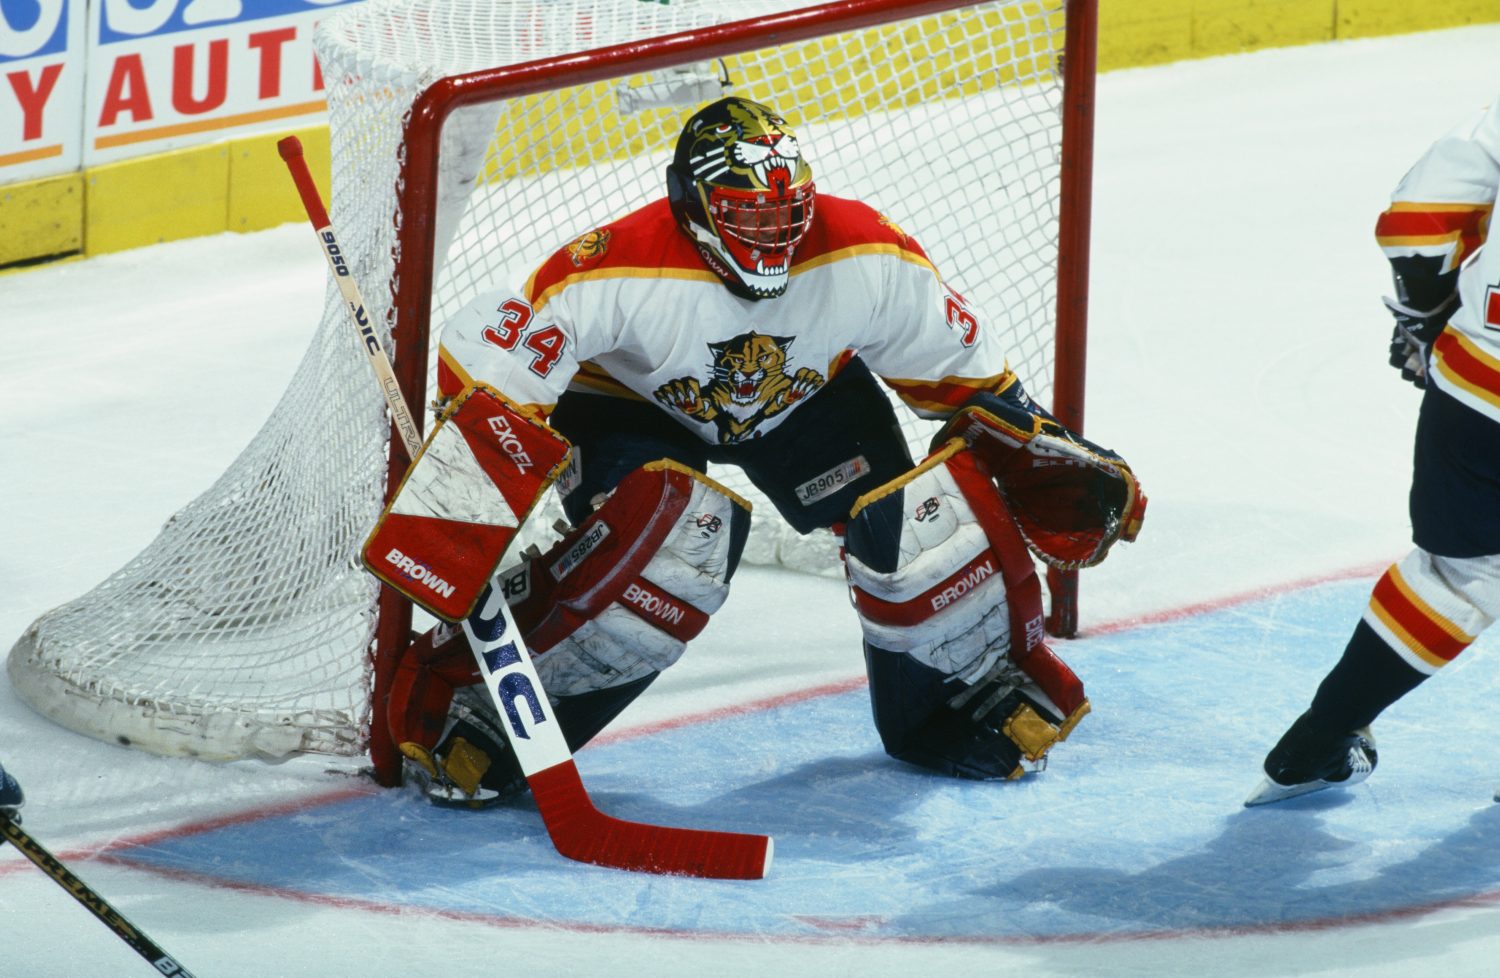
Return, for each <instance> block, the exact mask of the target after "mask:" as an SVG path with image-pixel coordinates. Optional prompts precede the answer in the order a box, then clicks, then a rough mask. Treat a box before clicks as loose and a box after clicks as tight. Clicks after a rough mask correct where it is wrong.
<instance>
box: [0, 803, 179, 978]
mask: <svg viewBox="0 0 1500 978" xmlns="http://www.w3.org/2000/svg"><path fill="white" fill-rule="evenodd" d="M0 835H4V836H5V838H6V840H8V841H9V842H10V843H11V844H12V845H14V846H15V847H16V848H17V849H19V850H21V852H22V854H23V855H25V856H26V858H27V859H30V860H31V861H32V862H34V863H36V864H37V867H38V868H39V869H41V871H42V872H44V873H46V874H47V875H48V876H50V877H52V879H53V880H54V881H55V882H56V883H57V885H58V886H60V887H62V888H63V889H64V890H67V891H68V895H69V896H71V897H72V898H73V899H75V900H77V901H78V902H79V903H81V904H83V905H84V906H85V907H87V908H88V910H89V912H90V913H92V914H93V915H94V916H95V917H98V918H99V919H100V920H101V921H103V922H104V925H105V926H106V927H108V928H109V929H110V930H112V931H114V932H115V935H116V936H117V937H119V938H120V940H122V941H124V942H125V943H126V944H129V945H130V946H131V947H132V948H133V949H135V952H136V953H137V954H139V955H140V956H141V957H143V958H145V959H146V960H147V961H150V962H151V965H152V967H154V968H156V970H157V971H158V972H160V973H161V974H163V975H170V976H173V978H193V974H192V972H190V971H188V970H187V969H186V968H184V967H183V966H182V965H180V964H178V963H177V962H176V961H175V960H174V959H173V958H172V956H171V955H170V954H168V953H167V952H165V951H163V950H162V949H161V948H159V947H157V946H156V943H155V942H154V941H152V940H151V938H149V937H147V936H146V935H145V934H143V933H142V932H141V930H140V928H138V927H136V926H135V925H134V924H132V923H131V922H130V921H128V920H126V919H125V915H124V914H122V913H120V912H119V911H118V910H116V909H115V908H114V907H112V906H110V905H109V904H108V903H107V902H106V901H105V899H104V898H103V897H101V896H100V895H99V894H97V893H95V892H94V891H93V889H92V888H91V887H90V886H89V885H88V884H87V883H85V882H84V881H83V880H81V879H79V878H78V877H77V876H74V875H73V873H72V872H71V871H70V870H69V869H68V867H66V866H64V865H63V864H62V863H61V862H59V861H58V860H57V857H56V856H54V855H52V853H50V852H48V851H47V850H46V849H44V848H43V847H42V845H41V843H39V842H37V841H36V840H35V839H33V838H32V837H31V836H30V834H28V833H27V832H26V831H25V830H24V829H22V828H21V827H20V826H19V825H17V824H16V823H15V822H14V821H12V820H11V819H9V818H6V817H4V816H0Z"/></svg>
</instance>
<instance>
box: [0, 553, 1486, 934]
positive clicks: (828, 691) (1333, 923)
mask: <svg viewBox="0 0 1500 978" xmlns="http://www.w3.org/2000/svg"><path fill="white" fill-rule="evenodd" d="M1389 564H1390V562H1389V561H1382V562H1381V563H1379V564H1367V565H1363V566H1360V567H1351V568H1347V569H1345V570H1341V571H1334V572H1332V573H1328V574H1320V575H1317V576H1314V577H1306V578H1300V579H1298V580H1294V581H1288V582H1286V583H1283V584H1276V585H1271V586H1267V587H1261V588H1255V589H1252V590H1249V591H1244V592H1241V593H1239V594H1233V595H1228V596H1226V597H1222V598H1216V599H1213V600H1210V601H1201V602H1196V603H1194V604H1190V605H1184V606H1183V607H1180V608H1172V609H1168V610H1165V611H1158V612H1153V613H1151V614H1148V615H1140V616H1135V617H1131V618H1123V619H1118V620H1115V621H1108V622H1103V623H1101V624H1098V625H1095V626H1093V627H1092V628H1090V629H1089V630H1088V634H1089V635H1108V634H1114V633H1118V632H1123V631H1128V630H1130V629H1132V628H1139V627H1143V626H1146V625H1156V624H1161V623H1163V622H1168V621H1178V620H1181V619H1183V618H1191V617H1194V616H1196V615H1203V614H1208V613H1211V612H1215V611H1223V610H1224V609H1226V608H1233V607H1236V606H1238V605H1242V604H1249V603H1250V602H1253V601H1258V600H1262V599H1264V598H1268V597H1275V596H1276V595H1279V594H1287V593H1290V592H1292V591H1300V590H1302V589H1304V588H1309V587H1315V586H1317V585H1319V584H1328V583H1332V582H1334V581H1345V580H1353V579H1356V578H1365V577H1374V576H1376V575H1378V574H1379V573H1380V572H1382V571H1384V570H1385V568H1386V567H1388V566H1389ZM865 685H866V681H865V679H864V677H863V676H861V677H857V678H851V679H844V680H839V681H837V682H832V683H825V684H823V685H821V686H814V687H811V688H808V689H802V690H796V691H793V692H790V693H783V694H779V695H776V696H768V697H763V698H760V699H756V700H751V701H748V702H746V703H741V704H736V705H733V706H726V707H720V708H717V709H713V710H703V711H700V712H697V713H689V714H684V715H682V716H680V717H675V718H673V719H670V720H662V721H658V722H656V723H648V724H642V725H641V726H638V727H631V728H629V729H626V730H622V731H619V732H617V733H613V734H607V735H604V736H601V737H598V738H596V739H595V741H594V742H595V743H597V744H606V743H618V742H620V741H626V740H635V739H637V738H640V737H648V736H652V735H654V734H658V733H662V732H664V731H667V730H675V729H679V728H682V727H688V726H694V725H697V724H700V723H708V722H712V721H716V720H724V719H728V718H731V717H737V716H744V715H747V714H751V713H759V712H762V711H765V710H771V709H776V708H778V707H782V706H788V705H791V704H794V703H802V702H806V701H808V700H813V699H820V698H822V697H825V696H836V695H838V694H840V693H847V692H850V691H852V690H856V689H859V688H861V687H863V686H865ZM381 790H382V789H379V788H375V787H373V786H362V787H359V788H341V789H339V790H337V791H330V792H325V793H321V794H317V795H313V796H310V797H308V798H305V799H300V800H297V801H291V802H286V803H283V804H280V805H272V806H269V807H264V808H255V809H251V810H248V811H245V812H241V813H239V814H235V815H226V816H220V817H217V818H211V819H203V820H201V821H197V822H189V823H185V824H183V825H179V826H176V827H175V828H171V829H162V830H159V831H155V832H148V833H144V834H142V835H137V836H130V837H128V838H124V839H116V840H114V841H112V842H108V843H104V844H103V845H99V846H93V847H84V848H79V849H72V850H68V851H66V852H63V853H61V854H60V855H59V857H58V858H59V859H61V860H63V861H65V862H76V861H87V860H97V861H99V862H103V863H108V864H110V865H114V866H123V867H128V868H130V869H133V870H137V871H141V872H146V873H151V874H153V875H155V876H159V877H163V878H166V879H171V880H176V881H178V882H185V883H195V884H198V885H200V886H206V887H209V888H212V889H220V890H232V891H235V892H240V893H251V894H257V895H261V896H268V897H276V898H280V899H285V900H292V901H294V902H297V903H307V904H314V905H318V906H325V907H333V908H338V909H345V910H358V911H363V912H366V913H377V914H383V915H390V916H410V915H412V914H413V913H422V914H424V915H427V916H431V917H435V918H439V919H443V920H453V921H462V922H466V923H479V924H487V925H489V926H492V927H499V928H505V929H525V928H543V929H546V930H549V931H557V930H564V931H571V932H576V933H599V934H606V933H607V934H638V935H652V936H658V937H682V938H690V939H694V940H702V939H704V938H709V939H717V940H725V941H750V942H753V943H756V944H758V945H765V944H766V943H768V941H767V938H766V937H765V935H763V934H739V933H733V932H729V933H712V932H708V931H702V930H673V929H668V928H656V927H637V926H631V925H623V924H589V923H579V922H566V921H534V920H527V919H524V918H517V917H505V916H500V915H497V914H485V913H477V912H472V911H463V910H451V909H442V908H415V907H411V906H406V905H400V904H389V903H376V902H374V901H371V900H361V899H358V898H355V897H337V896H330V895H327V894H319V893H304V892H301V891H297V890H288V889H284V888H280V887H271V886H266V885H264V884H259V883H245V882H240V881H237V880H227V879H224V878H222V877H217V876H210V875H207V874H203V873H194V872H191V871H188V870H181V869H166V868H163V867H159V866H150V865H145V864H141V863H136V862H133V861H131V860H129V859H127V858H125V857H122V856H118V855H115V853H116V852H118V851H120V850H129V849H133V848H138V847H141V846H147V845H151V844H153V843H156V842H161V841H164V840H168V839H176V838H183V837H185V836H190V835H198V834H201V833H204V832H211V831H213V830H215V829H220V828H224V827H226V826H230V825H240V824H244V823H247V822H254V821H259V820H261V819H265V818H275V817H277V816H279V815H290V814H295V813H297V812H302V811H308V810H310V809H314V808H320V807H322V806H324V805H332V804H337V803H339V802H342V801H347V800H349V799H351V798H357V797H360V796H366V795H373V794H378V793H379V792H380V791H381ZM25 868H29V864H27V863H26V862H25V861H24V860H18V861H15V862H8V863H4V864H0V877H4V876H7V875H9V874H10V873H13V872H18V871H20V870H22V869H25ZM1497 903H1500V891H1490V892H1487V893H1476V894H1472V895H1469V896H1462V897H1454V898H1452V899H1447V900H1438V901H1435V902H1432V903H1426V904H1419V905H1413V906H1409V907H1398V908H1394V909H1391V910H1382V911H1374V912H1371V913H1365V914H1356V915H1352V916H1342V917H1329V918H1322V919H1315V920H1303V921H1283V922H1276V923H1269V924H1253V925H1234V926H1224V927H1199V928H1183V929H1177V930H1164V931H1147V932H1140V931H1137V932H1131V933H1121V934H1111V933H1086V934H1056V935H1046V934H1021V935H996V936H986V935H964V936H960V935H943V936H941V937H938V936H933V937H926V936H911V935H882V934H878V933H873V934H872V933H862V932H861V931H863V930H865V929H866V928H868V927H871V926H879V925H880V924H881V923H882V922H883V921H882V920H881V919H878V918H871V917H861V918H859V920H858V921H857V922H853V925H851V922H841V921H838V920H824V919H821V918H815V917H806V918H799V919H801V920H802V921H803V922H804V923H806V924H808V925H810V926H814V927H817V928H819V929H820V930H824V931H826V932H828V933H826V934H807V935H778V936H777V937H775V938H774V939H772V940H771V942H772V943H774V942H780V943H787V944H820V943H827V942H829V941H836V942H842V943H848V942H849V941H851V940H854V941H859V942H861V943H870V944H882V943H888V944H915V945H921V944H937V943H943V944H952V943H960V944H979V945H985V944H992V945H1017V946H1024V945H1038V944H1098V943H1110V942H1136V941H1153V940H1170V939H1178V938H1185V937H1241V936H1248V935H1255V934H1279V933H1294V932H1317V931H1325V930H1333V929H1337V928H1342V927H1357V926H1362V925H1367V924H1376V923H1388V922H1391V921H1395V920H1404V919H1412V918H1418V917H1424V916H1426V915H1428V914H1431V913H1435V912H1437V911H1439V910H1447V909H1456V908H1460V907H1485V906H1491V905H1494V904H1497Z"/></svg>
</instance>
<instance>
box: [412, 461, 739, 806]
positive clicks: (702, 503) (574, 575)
mask: <svg viewBox="0 0 1500 978" xmlns="http://www.w3.org/2000/svg"><path fill="white" fill-rule="evenodd" d="M748 526H749V509H748V504H746V503H744V502H743V501H742V500H740V499H738V497H735V496H733V495H732V494H731V493H729V492H728V491H727V490H723V489H722V488H721V487H719V486H717V485H716V484H715V483H713V482H712V481H711V480H709V479H707V477H705V476H702V475H700V474H699V473H696V472H694V471H692V470H690V469H687V468H685V467H683V466H680V465H677V464H676V463H673V462H668V461H661V462H656V463H651V464H649V465H646V466H644V467H643V468H641V469H639V470H637V471H636V472H634V473H632V474H631V475H629V476H627V477H626V478H625V479H624V480H623V481H621V483H620V484H619V485H618V486H617V487H615V489H614V491H613V492H612V493H611V494H610V496H609V497H608V499H607V500H606V501H605V502H604V503H603V505H601V506H600V508H599V509H598V510H597V511H595V512H594V513H593V515H591V516H590V517H589V518H588V519H586V520H585V521H584V522H583V523H582V524H581V525H580V526H579V527H577V528H576V529H575V530H573V531H572V532H570V533H569V534H568V535H567V536H565V537H564V538H563V539H562V540H560V541H559V542H557V543H556V544H554V545H553V546H552V547H551V548H550V549H549V550H548V551H547V553H545V554H541V555H538V556H535V557H532V558H530V559H528V560H527V561H525V562H524V563H523V564H522V565H520V566H518V567H516V568H513V569H512V570H510V571H508V572H506V573H505V574H504V575H503V577H504V581H505V595H506V600H507V601H508V602H509V603H510V604H511V607H512V613H513V614H514V616H515V618H516V622H517V625H518V626H519V627H520V629H521V631H522V634H523V636H524V637H525V639H526V641H527V644H528V646H529V647H530V648H531V649H532V656H533V659H534V662H535V665H536V669H537V673H538V675H539V677H540V678H541V680H542V683H543V686H544V687H545V688H546V690H547V692H548V694H549V697H550V699H551V702H552V705H553V709H554V712H555V713H556V715H557V719H558V724H559V726H560V727H561V729H562V731H563V733H564V735H565V737H566V739H567V742H568V746H569V748H570V749H573V750H577V749H578V748H579V747H582V746H583V745H584V744H585V743H587V742H588V741H589V740H590V739H592V738H593V737H594V736H595V735H596V734H597V733H598V732H599V731H600V730H602V729H603V728H604V727H605V726H606V725H607V724H608V723H609V722H610V721H612V720H613V719H614V718H615V717H616V716H618V715H619V714H620V712H621V711H622V710H624V709H625V707H626V706H628V705H629V704H630V703H631V702H632V701H633V700H634V699H635V698H636V697H637V696H639V695H640V694H641V693H642V692H643V691H644V690H645V689H646V687H647V686H649V685H650V684H651V682H652V681H653V680H654V679H655V678H656V676H657V675H659V674H660V672H661V670H663V669H665V668H667V667H668V666H670V665H671V664H672V663H674V662H675V661H676V660H677V658H678V657H679V656H680V655H681V654H682V651H683V649H684V648H685V647H686V644H687V642H688V641H689V640H691V639H692V638H694V637H695V636H696V635H697V634H698V633H699V632H700V631H702V629H703V627H704V626H705V625H706V624H707V622H708V618H709V616H710V615H711V614H712V613H713V612H714V611H717V610H718V608H719V606H720V605H722V604H723V601H724V599H725V597H726V596H727V594H728V587H729V580H730V578H731V577H732V575H733V573H734V570H735V567H736V566H737V565H738V561H739V555H740V551H741V549H742V548H743V546H744V538H745V534H746V532H747V531H748ZM477 680H478V676H477V673H475V671H474V667H473V659H472V657H471V656H470V655H469V651H468V648H467V645H466V644H465V642H464V640H463V636H462V633H461V632H460V631H459V630H458V629H450V628H445V627H444V626H439V628H437V629H435V630H434V631H433V632H431V633H429V634H428V635H427V636H423V639H422V640H421V641H419V642H418V643H415V644H414V645H413V646H412V648H411V649H410V650H408V652H407V654H406V655H405V656H403V659H402V662H401V664H400V665H399V666H398V669H397V678H396V681H395V686H394V689H393V692H392V697H391V704H390V709H389V715H390V717H391V723H392V737H393V738H394V739H395V741H396V742H397V743H398V744H400V745H401V748H402V751H403V752H404V753H405V754H406V755H407V756H408V757H410V758H412V759H413V762H414V765H413V768H412V772H413V773H414V774H415V775H416V776H417V777H418V778H419V779H421V780H423V781H424V782H425V783H426V785H427V791H428V794H429V797H430V798H431V799H432V800H433V801H434V802H437V803H441V804H460V805H485V804H491V803H494V802H496V801H499V800H501V799H503V798H504V797H506V796H508V795H510V794H513V793H515V792H516V791H518V790H519V789H520V788H521V787H523V786H524V783H525V782H524V778H523V777H522V776H521V771H520V767H519V765H518V764H517V763H516V761H515V758H514V756H513V755H511V754H510V752H509V750H508V748H507V747H506V740H505V737H504V736H503V731H502V730H501V728H500V726H499V719H498V717H497V716H496V714H495V712H494V708H493V706H492V705H491V704H490V703H489V700H488V697H487V696H486V695H485V693H484V691H483V690H482V689H480V688H479V687H477V686H472V685H470V684H471V683H474V682H476V681H477Z"/></svg>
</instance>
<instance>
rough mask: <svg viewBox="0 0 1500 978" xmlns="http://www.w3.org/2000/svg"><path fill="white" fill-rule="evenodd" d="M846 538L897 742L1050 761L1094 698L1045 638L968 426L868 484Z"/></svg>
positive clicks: (906, 755)
mask: <svg viewBox="0 0 1500 978" xmlns="http://www.w3.org/2000/svg"><path fill="white" fill-rule="evenodd" d="M845 548H846V551H847V557H846V561H845V568H846V572H847V574H848V577H849V584H850V588H851V591H852V594H853V598H854V607H855V610H856V611H857V613H858V614H859V619H860V626H861V628H862V629H863V631H864V638H865V662H866V666H867V669H868V672H869V679H870V699H871V704H872V707H873V709H874V714H875V726H876V728H877V729H878V731H879V733H880V737H881V741H882V742H883V743H884V745H885V749H886V752H887V753H889V754H890V755H891V756H893V757H896V758H899V759H901V760H904V761H909V762H911V763H913V764H918V765H921V766H923V767H928V768H932V769H934V770H938V771H942V772H943V773H945V774H953V775H958V776H960V777H967V778H978V779H987V780H988V779H998V778H1017V777H1020V776H1021V775H1022V774H1024V773H1025V772H1026V771H1027V770H1028V769H1031V770H1035V769H1040V767H1042V766H1044V758H1045V757H1046V755H1047V752H1048V751H1049V750H1051V748H1052V746H1053V745H1054V744H1056V743H1057V742H1058V741H1060V740H1063V739H1065V738H1066V737H1067V736H1068V734H1069V733H1070V732H1071V731H1072V729H1073V727H1074V726H1075V725H1077V723H1078V721H1079V720H1081V719H1082V718H1083V716H1084V715H1085V714H1087V713H1088V711H1089V703H1088V700H1087V698H1085V696H1084V692H1083V684H1082V683H1081V682H1080V681H1079V680H1078V677H1077V676H1075V675H1074V674H1073V671H1072V670H1071V669H1069V668H1068V667H1067V666H1066V665H1065V664H1063V662H1062V660H1060V659H1058V658H1057V657H1056V656H1055V655H1053V654H1052V651H1051V650H1050V649H1049V648H1047V646H1046V644H1045V642H1044V641H1043V631H1042V601H1041V585H1040V582H1039V581H1038V580H1037V575H1036V566H1035V565H1034V564H1033V563H1032V561H1031V557H1030V556H1029V555H1028V554H1027V552H1026V546H1025V544H1024V543H1023V542H1022V540H1021V536H1020V533H1019V532H1018V531H1017V529H1016V526H1015V524H1014V523H1013V522H1012V521H1011V518H1010V515H1009V514H1008V513H1007V512H1006V509H1005V504H1004V503H1003V502H1002V501H1001V499H1000V497H999V495H998V493H997V491H996V488H995V485H994V483H993V482H992V481H991V479H990V476H989V473H988V472H987V471H986V470H985V467H984V466H983V465H981V464H980V463H979V462H978V460H977V459H976V458H975V457H974V454H973V453H972V452H971V451H969V450H967V449H965V447H964V444H963V442H962V440H960V439H957V438H955V439H952V440H951V441H950V442H949V443H948V444H947V445H945V446H943V448H941V449H940V450H939V451H938V452H937V453H935V454H934V455H932V456H930V457H929V458H928V459H927V460H926V461H924V462H923V463H922V464H921V465H919V466H917V467H916V468H915V469H913V470H912V471H911V472H909V473H907V474H905V475H903V476H901V477H900V478H898V479H895V480H893V481H892V482H889V483H887V484H886V485H884V486H882V487H880V488H879V489H876V490H874V491H873V492H870V493H868V494H866V495H865V496H862V497H861V498H860V500H859V502H858V503H856V504H855V509H854V513H853V516H852V518H851V520H850V522H849V526H848V530H847V535H846V537H845Z"/></svg>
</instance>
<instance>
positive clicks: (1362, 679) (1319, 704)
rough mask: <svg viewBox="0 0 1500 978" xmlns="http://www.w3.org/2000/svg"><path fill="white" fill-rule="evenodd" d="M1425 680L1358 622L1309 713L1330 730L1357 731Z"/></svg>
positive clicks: (1366, 625)
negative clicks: (1341, 655)
mask: <svg viewBox="0 0 1500 978" xmlns="http://www.w3.org/2000/svg"><path fill="white" fill-rule="evenodd" d="M1426 678H1427V676H1426V675H1425V674H1423V673H1420V672H1418V671H1417V670H1415V669H1413V668H1412V667H1411V666H1409V665H1407V664H1406V662H1405V661H1404V660H1403V659H1402V658H1401V657H1400V656H1398V655H1397V654H1396V653H1395V652H1393V651H1392V650H1391V647H1390V646H1389V645H1386V644H1385V642H1384V641H1382V640H1381V638H1380V636H1379V635H1376V634H1375V630H1374V629H1372V628H1371V627H1370V626H1369V625H1368V624H1366V623H1365V622H1364V621H1363V620H1361V621H1360V623H1359V624H1358V625H1356V626H1355V628H1354V634H1353V635H1351V636H1350V637H1349V644H1348V645H1347V646H1345V648H1344V655H1343V657H1342V658H1341V659H1339V661H1338V664H1337V665H1335V666H1334V667H1333V669H1332V671H1330V672H1329V673H1328V675H1327V676H1326V677H1325V678H1324V679H1323V682H1322V683H1321V684H1320V685H1319V686H1318V692H1317V694H1316V695H1314V696H1313V701H1312V708H1311V710H1312V713H1313V715H1314V716H1315V717H1316V718H1317V720H1318V722H1319V723H1320V724H1321V725H1324V726H1326V727H1328V728H1329V729H1332V730H1337V731H1340V732H1349V731H1353V730H1358V729H1360V728H1361V727H1367V726H1369V725H1370V724H1371V723H1372V722H1373V721H1374V720H1375V718H1376V717H1377V716H1379V715H1380V713H1381V711H1383V710H1384V709H1385V708H1386V707H1388V706H1390V705H1391V704H1392V703H1394V702H1396V701H1397V700H1399V699H1400V698H1401V697H1403V696H1405V695H1406V694H1407V693H1409V692H1411V691H1412V690H1413V689H1415V688H1416V687H1417V686H1418V684H1420V683H1421V682H1422V680H1424V679H1426Z"/></svg>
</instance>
